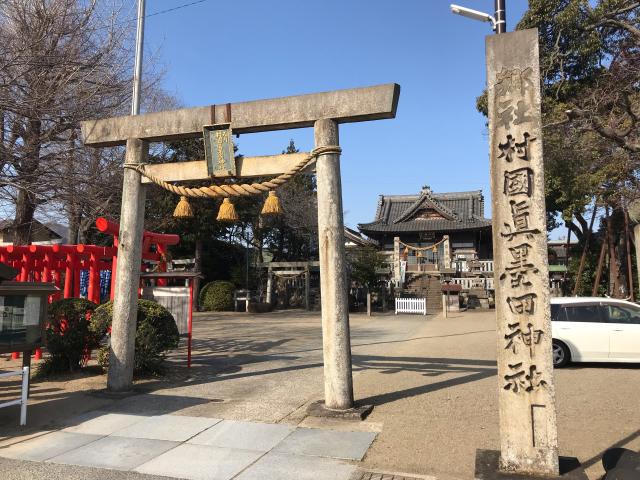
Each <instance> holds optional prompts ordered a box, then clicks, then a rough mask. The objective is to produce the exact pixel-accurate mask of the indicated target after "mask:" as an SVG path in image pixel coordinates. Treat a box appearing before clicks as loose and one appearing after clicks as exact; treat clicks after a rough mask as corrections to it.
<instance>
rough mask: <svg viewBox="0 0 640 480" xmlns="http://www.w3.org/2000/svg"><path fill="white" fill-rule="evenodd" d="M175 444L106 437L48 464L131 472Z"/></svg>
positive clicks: (54, 458)
mask: <svg viewBox="0 0 640 480" xmlns="http://www.w3.org/2000/svg"><path fill="white" fill-rule="evenodd" d="M176 445H178V443H176V442H167V441H164V440H148V439H144V438H126V437H105V438H102V439H100V440H98V441H96V442H94V443H91V444H89V445H85V446H84V447H80V448H77V449H75V450H72V451H71V452H67V453H64V454H62V455H58V456H57V457H53V458H52V459H51V460H49V462H53V463H64V464H68V465H83V466H86V467H99V468H111V469H113V470H131V469H132V468H135V467H137V466H138V465H142V464H143V463H145V462H148V461H149V460H151V459H152V458H155V457H157V456H158V455H160V454H162V453H164V452H166V451H167V450H169V449H171V448H173V447H175V446H176Z"/></svg>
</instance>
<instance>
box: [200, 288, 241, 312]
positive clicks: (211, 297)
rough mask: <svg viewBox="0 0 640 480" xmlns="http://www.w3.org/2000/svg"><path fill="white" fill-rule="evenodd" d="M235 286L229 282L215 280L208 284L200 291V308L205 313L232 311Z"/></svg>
mask: <svg viewBox="0 0 640 480" xmlns="http://www.w3.org/2000/svg"><path fill="white" fill-rule="evenodd" d="M235 290H236V286H235V285H234V284H233V283H231V282H225V281H222V280H217V281H215V282H209V283H207V284H206V285H205V286H204V287H202V290H200V308H201V309H202V310H205V311H207V312H211V311H213V312H223V311H229V310H233V293H234V292H235Z"/></svg>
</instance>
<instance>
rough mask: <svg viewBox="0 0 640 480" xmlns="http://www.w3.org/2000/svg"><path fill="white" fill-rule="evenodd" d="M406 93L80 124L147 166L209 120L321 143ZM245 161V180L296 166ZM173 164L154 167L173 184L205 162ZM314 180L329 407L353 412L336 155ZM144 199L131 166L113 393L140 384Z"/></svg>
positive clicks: (388, 88) (375, 90)
mask: <svg viewBox="0 0 640 480" xmlns="http://www.w3.org/2000/svg"><path fill="white" fill-rule="evenodd" d="M399 96H400V86H399V85H397V84H393V83H392V84H386V85H377V86H372V87H364V88H354V89H348V90H336V91H331V92H324V93H314V94H309V95H299V96H293V97H282V98H275V99H268V100H257V101H251V102H242V103H231V104H223V105H210V106H205V107H196V108H187V109H180V110H172V111H165V112H158V113H148V114H144V115H138V116H126V117H117V118H107V119H102V120H89V121H85V122H82V124H81V127H82V134H83V138H84V142H85V144H86V145H91V146H95V147H107V146H115V145H125V144H126V146H127V151H126V160H125V161H126V163H127V164H140V163H144V162H145V160H146V158H147V155H148V151H149V142H162V141H169V140H178V139H185V138H196V137H199V136H201V135H202V132H203V127H204V126H205V125H212V124H220V123H230V124H231V128H232V129H233V133H241V134H244V133H252V132H266V131H273V130H285V129H293V128H304V127H313V128H314V138H315V146H316V148H317V147H323V146H338V145H339V140H338V125H339V124H340V123H351V122H364V121H370V120H381V119H389V118H395V115H396V109H397V105H398V99H399ZM243 162H244V163H243V165H242V166H238V173H239V174H240V176H242V177H246V176H252V175H265V176H266V175H277V174H280V173H283V172H285V171H286V170H287V169H288V168H289V167H290V164H291V162H290V161H288V160H287V159H283V158H282V156H273V157H253V158H245V159H244V161H243ZM168 165H171V167H170V168H171V170H172V171H173V173H171V174H169V173H168V171H167V169H164V170H163V169H161V168H160V167H156V168H158V170H156V171H155V172H154V174H157V175H161V176H165V180H166V181H173V180H186V179H195V178H206V173H204V172H206V166H203V164H202V163H200V162H197V161H195V162H183V163H182V164H180V163H178V164H176V163H173V164H168ZM203 168H204V169H203ZM255 172H258V173H255ZM203 174H204V176H203ZM316 178H317V198H318V236H319V246H320V279H321V280H320V281H321V291H322V295H321V301H322V338H323V355H324V385H325V406H326V407H328V408H331V409H338V410H345V409H350V408H352V407H353V385H352V375H351V345H350V339H349V313H348V298H347V295H348V285H347V283H346V282H347V279H346V268H345V267H346V259H345V253H344V239H343V235H344V225H343V212H342V186H341V180H340V158H339V155H338V154H337V153H325V154H322V155H319V156H318V157H317V160H316ZM144 199H145V189H144V186H143V182H142V181H141V175H140V173H138V172H137V171H135V170H133V169H125V172H124V180H123V190H122V209H121V216H120V238H119V249H118V265H117V279H116V286H115V299H114V306H113V325H112V334H111V335H112V336H111V356H110V359H109V372H108V377H107V386H108V388H109V389H110V390H113V391H124V390H128V389H130V388H131V385H132V378H133V354H134V340H135V328H136V302H137V294H138V285H139V276H140V271H139V270H140V268H139V266H140V256H141V244H140V241H139V239H140V238H141V233H142V230H143V223H144Z"/></svg>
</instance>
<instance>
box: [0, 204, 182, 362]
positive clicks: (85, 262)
mask: <svg viewBox="0 0 640 480" xmlns="http://www.w3.org/2000/svg"><path fill="white" fill-rule="evenodd" d="M96 227H97V228H98V230H99V231H101V232H103V233H106V234H108V235H112V236H113V246H111V247H103V246H98V245H85V244H77V245H5V246H0V263H5V264H7V265H9V266H11V267H13V268H15V269H16V270H18V271H19V272H20V273H19V274H18V275H17V276H16V278H15V280H16V281H19V282H29V281H34V282H53V283H54V284H55V285H56V287H60V286H61V283H62V282H64V289H63V291H62V292H61V293H56V294H54V295H50V296H49V303H51V302H53V301H55V300H59V299H60V297H61V296H62V297H63V298H77V297H80V271H81V270H88V271H89V286H88V289H87V299H88V300H90V301H92V302H94V303H100V271H102V270H110V271H111V273H112V274H111V288H110V299H111V300H113V295H114V290H115V272H116V265H117V258H118V257H117V253H118V234H119V232H120V225H119V224H117V223H114V222H111V221H109V220H107V219H106V218H104V217H99V218H98V219H97V220H96ZM178 242H180V236H179V235H174V234H165V233H156V232H147V231H145V232H144V233H143V236H142V259H143V260H153V261H157V262H158V271H160V272H166V270H167V262H166V254H167V252H168V246H169V245H176V244H178ZM154 245H155V251H152V247H153V246H154ZM141 268H142V266H141ZM166 282H167V280H166V279H165V278H161V279H158V285H166ZM17 355H18V354H16V353H14V354H13V356H14V357H15V358H18V357H17ZM40 355H41V353H40V352H39V351H36V359H38V358H40Z"/></svg>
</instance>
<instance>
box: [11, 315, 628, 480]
mask: <svg viewBox="0 0 640 480" xmlns="http://www.w3.org/2000/svg"><path fill="white" fill-rule="evenodd" d="M494 324H495V316H494V313H493V312H492V311H488V312H487V311H485V312H466V313H460V314H457V315H453V316H450V318H449V319H446V320H445V319H442V318H440V317H438V316H427V317H422V316H411V315H406V316H393V315H378V316H374V317H366V316H364V315H353V316H352V318H351V325H352V347H353V348H352V349H353V364H354V388H355V395H356V399H357V400H358V401H360V402H364V403H372V404H374V405H375V408H374V411H373V413H372V414H371V415H370V417H369V418H368V419H367V420H366V421H365V422H360V423H349V422H344V421H335V420H334V421H325V420H318V419H314V418H305V417H306V415H305V409H306V405H307V404H309V403H311V402H313V401H315V400H318V399H320V398H322V349H321V333H320V317H319V315H318V314H316V313H306V312H291V311H289V312H285V313H280V312H274V313H270V314H262V315H254V316H248V315H245V314H213V315H212V314H199V315H197V316H196V317H195V320H194V365H193V368H192V369H191V370H190V371H187V369H186V366H185V361H184V360H185V352H184V350H181V351H178V352H176V353H175V354H174V355H172V357H171V362H170V368H169V370H168V373H167V376H166V377H164V378H161V379H160V378H159V379H153V378H152V379H145V380H144V381H141V382H138V387H137V388H138V390H137V391H136V392H134V393H135V394H134V395H131V396H127V397H124V398H120V399H113V398H109V397H106V396H105V395H102V394H100V393H99V392H98V393H91V391H90V390H100V389H102V388H104V386H105V383H106V379H105V376H104V375H100V374H99V373H98V372H97V371H89V372H86V373H83V374H82V375H80V376H77V375H76V376H68V377H61V378H58V379H56V380H54V381H37V382H34V384H33V390H32V392H33V394H32V400H31V403H30V407H29V427H28V428H27V429H19V428H17V427H16V426H15V425H16V423H17V409H16V408H13V407H12V408H6V409H0V447H1V446H2V445H3V444H4V445H6V444H11V443H14V442H16V441H19V440H21V439H23V438H25V437H26V436H29V435H35V434H38V432H40V431H41V430H42V429H53V428H57V426H60V425H63V424H66V423H68V422H69V421H70V419H71V418H72V417H73V416H74V415H77V414H79V413H82V412H85V411H89V410H94V409H98V408H99V409H107V410H112V411H121V412H130V413H144V414H154V413H173V414H182V415H196V416H198V415H200V416H209V417H218V418H225V419H239V420H253V421H263V422H274V423H278V422H285V423H291V424H299V423H300V422H302V424H303V425H305V426H327V427H329V428H335V429H340V428H344V429H353V430H355V429H359V430H373V431H378V432H379V435H378V438H377V440H376V441H375V442H374V444H373V446H372V447H371V449H370V450H369V452H368V453H367V455H366V457H365V459H364V461H363V465H362V466H363V468H372V469H380V470H385V471H402V472H410V473H415V474H423V475H425V474H427V475H428V474H431V475H437V476H438V478H443V479H444V478H452V479H454V478H455V479H469V478H473V468H474V460H475V450H476V448H483V449H497V448H498V445H499V437H498V417H497V388H498V385H497V379H496V375H495V372H496V367H495V358H496V357H495V348H496V347H495V345H496V342H495V329H494ZM17 365H18V363H17V362H15V361H5V360H0V367H2V369H8V368H9V367H14V366H17ZM639 367H640V365H627V366H624V365H612V364H601V365H597V364H588V365H577V366H573V367H569V368H566V369H561V370H558V371H557V372H556V389H557V403H558V422H559V438H560V450H561V454H562V455H568V456H575V457H577V458H578V459H579V460H580V461H581V462H582V463H583V464H586V465H587V466H588V467H589V473H590V477H591V478H597V477H598V476H599V475H600V474H601V469H600V466H599V455H601V454H602V452H603V451H604V450H605V449H607V448H609V447H611V446H626V447H628V448H634V449H640V430H639V429H640V409H638V401H639V400H638V399H639V398H640V387H639V386H638V385H640V368H639ZM16 387H17V382H10V381H7V380H4V379H3V380H2V381H0V401H2V400H3V399H5V398H14V397H15V394H16V392H17V390H16ZM0 455H1V451H0ZM18 463H19V462H18ZM23 463H24V466H23V467H20V468H17V467H16V462H15V461H0V478H3V479H4V478H8V479H12V478H20V479H22V478H40V477H41V474H40V473H38V472H43V471H44V470H40V469H41V468H43V467H45V466H44V465H43V464H36V463H31V462H23ZM46 468H47V470H46V471H47V473H48V472H49V470H48V469H49V468H50V467H48V466H46ZM60 468H62V470H60V471H59V472H58V470H57V467H56V469H55V470H51V475H53V476H51V475H49V478H58V477H56V476H55V475H60V478H94V477H93V476H92V475H98V474H96V473H95V472H91V471H89V470H90V469H80V468H78V469H75V468H70V467H60ZM65 468H69V473H68V474H66V473H65V472H64V469H65ZM85 470H87V471H86V472H85ZM8 472H13V473H8ZM29 472H31V473H29ZM96 472H99V471H96ZM12 475H13V476H12ZM29 475H31V476H29ZM73 475H76V477H74V476H73ZM123 475H124V474H121V473H117V472H108V473H104V475H103V476H100V475H98V476H96V477H95V478H114V479H120V478H143V477H140V476H139V475H135V476H123Z"/></svg>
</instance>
